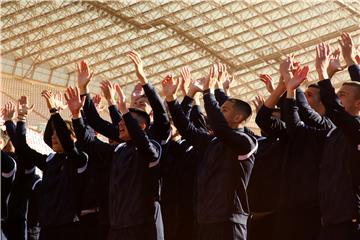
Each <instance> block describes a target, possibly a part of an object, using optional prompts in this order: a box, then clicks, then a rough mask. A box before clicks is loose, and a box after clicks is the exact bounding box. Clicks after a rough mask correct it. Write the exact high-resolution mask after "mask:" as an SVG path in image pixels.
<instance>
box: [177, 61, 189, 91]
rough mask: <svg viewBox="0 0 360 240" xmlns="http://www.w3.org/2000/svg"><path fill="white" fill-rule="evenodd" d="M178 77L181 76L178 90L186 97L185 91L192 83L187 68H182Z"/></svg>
mask: <svg viewBox="0 0 360 240" xmlns="http://www.w3.org/2000/svg"><path fill="white" fill-rule="evenodd" d="M180 75H181V79H180V86H179V88H180V90H181V92H182V94H183V95H184V96H185V95H187V92H188V91H187V89H188V87H189V85H190V83H191V81H192V77H191V72H190V70H189V68H188V67H186V66H185V67H183V68H181V70H180Z"/></svg>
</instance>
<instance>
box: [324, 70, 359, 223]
mask: <svg viewBox="0 0 360 240" xmlns="http://www.w3.org/2000/svg"><path fill="white" fill-rule="evenodd" d="M351 76H353V75H351ZM319 86H320V95H321V100H322V102H323V104H324V105H325V108H326V114H327V116H328V117H329V118H330V119H331V120H332V122H333V123H334V124H335V126H336V128H335V129H334V130H332V131H330V132H329V133H328V134H327V136H326V140H325V145H324V153H323V156H322V159H321V168H320V169H321V170H320V179H319V198H320V209H321V216H322V223H323V225H334V224H339V223H343V222H348V221H351V220H352V219H356V218H357V219H359V212H360V192H359V189H360V188H359V185H360V177H359V176H360V170H359V169H360V164H359V162H360V161H359V159H360V117H359V116H357V117H354V116H351V115H350V114H348V113H347V112H346V111H345V109H344V108H343V107H342V105H341V104H340V102H339V99H338V98H337V96H336V94H335V90H334V88H333V87H332V85H331V82H330V80H329V79H326V80H323V81H320V82H319Z"/></svg>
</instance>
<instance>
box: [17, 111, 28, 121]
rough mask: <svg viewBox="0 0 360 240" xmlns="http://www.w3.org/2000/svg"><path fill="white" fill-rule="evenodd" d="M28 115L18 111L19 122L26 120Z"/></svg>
mask: <svg viewBox="0 0 360 240" xmlns="http://www.w3.org/2000/svg"><path fill="white" fill-rule="evenodd" d="M26 117H27V115H26V114H20V113H18V115H17V120H18V122H26Z"/></svg>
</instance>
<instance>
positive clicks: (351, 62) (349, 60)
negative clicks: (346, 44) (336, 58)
mask: <svg viewBox="0 0 360 240" xmlns="http://www.w3.org/2000/svg"><path fill="white" fill-rule="evenodd" d="M344 60H345V63H346V66H348V67H349V66H351V65H354V64H356V59H355V58H352V57H347V58H344Z"/></svg>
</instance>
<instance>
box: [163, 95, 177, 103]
mask: <svg viewBox="0 0 360 240" xmlns="http://www.w3.org/2000/svg"><path fill="white" fill-rule="evenodd" d="M175 99H176V97H175V95H167V96H166V97H165V100H166V101H167V102H172V101H175Z"/></svg>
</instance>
